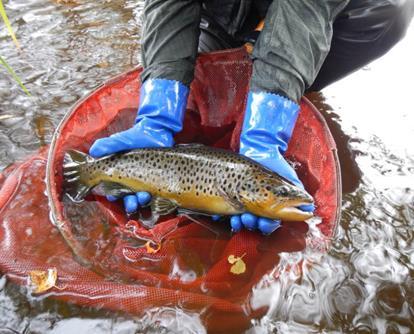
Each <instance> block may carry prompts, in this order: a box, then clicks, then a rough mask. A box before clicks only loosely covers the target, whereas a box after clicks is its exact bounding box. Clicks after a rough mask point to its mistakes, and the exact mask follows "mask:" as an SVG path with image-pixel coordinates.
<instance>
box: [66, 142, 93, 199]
mask: <svg viewBox="0 0 414 334" xmlns="http://www.w3.org/2000/svg"><path fill="white" fill-rule="evenodd" d="M93 160H94V159H93V158H92V157H90V156H89V155H87V154H86V153H83V152H79V151H76V150H69V151H68V152H67V153H65V156H64V160H63V178H64V188H65V191H66V193H67V194H68V195H69V197H70V198H71V199H72V200H73V201H75V202H81V201H82V200H83V198H84V197H85V196H86V195H87V194H88V193H89V191H90V190H91V189H92V188H93V187H94V186H95V185H94V184H90V183H88V175H87V173H86V171H85V166H86V165H88V164H90V163H91V162H93Z"/></svg>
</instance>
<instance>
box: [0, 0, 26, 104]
mask: <svg viewBox="0 0 414 334" xmlns="http://www.w3.org/2000/svg"><path fill="white" fill-rule="evenodd" d="M0 1H1V0H0ZM0 64H2V65H3V66H4V67H5V68H6V70H7V71H8V72H9V73H10V75H11V76H12V77H13V79H14V80H16V81H17V83H18V84H19V85H20V87H21V88H22V89H23V91H24V92H25V93H26V94H27V95H28V96H31V94H30V92H29V91H28V90H27V88H26V87H25V85H23V82H22V81H21V80H20V78H19V77H18V76H17V74H16V73H15V72H14V71H13V69H12V68H11V67H10V66H9V64H7V63H6V61H5V60H4V59H3V58H2V57H1V56H0Z"/></svg>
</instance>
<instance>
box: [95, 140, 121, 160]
mask: <svg viewBox="0 0 414 334" xmlns="http://www.w3.org/2000/svg"><path fill="white" fill-rule="evenodd" d="M119 150H120V147H119V143H118V141H117V140H114V139H113V138H112V137H107V138H101V139H98V140H96V141H95V142H94V143H93V144H92V146H91V147H90V149H89V154H90V156H91V157H93V158H100V157H103V156H105V155H109V154H112V153H115V152H118V151H119Z"/></svg>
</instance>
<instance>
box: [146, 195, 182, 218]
mask: <svg viewBox="0 0 414 334" xmlns="http://www.w3.org/2000/svg"><path fill="white" fill-rule="evenodd" d="M175 209H177V204H175V203H174V202H172V201H170V200H169V199H166V198H162V197H154V198H153V199H152V201H151V211H152V214H153V215H158V216H165V215H168V214H169V213H171V212H173V211H174V210H175Z"/></svg>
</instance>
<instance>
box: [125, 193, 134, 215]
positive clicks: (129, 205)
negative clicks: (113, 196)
mask: <svg viewBox="0 0 414 334" xmlns="http://www.w3.org/2000/svg"><path fill="white" fill-rule="evenodd" d="M123 201H124V207H125V211H126V212H127V213H133V212H136V211H137V210H138V198H137V196H136V195H127V196H125V197H124V198H123Z"/></svg>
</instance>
